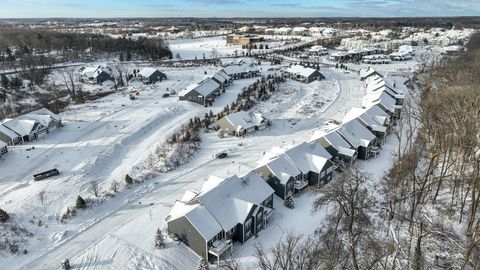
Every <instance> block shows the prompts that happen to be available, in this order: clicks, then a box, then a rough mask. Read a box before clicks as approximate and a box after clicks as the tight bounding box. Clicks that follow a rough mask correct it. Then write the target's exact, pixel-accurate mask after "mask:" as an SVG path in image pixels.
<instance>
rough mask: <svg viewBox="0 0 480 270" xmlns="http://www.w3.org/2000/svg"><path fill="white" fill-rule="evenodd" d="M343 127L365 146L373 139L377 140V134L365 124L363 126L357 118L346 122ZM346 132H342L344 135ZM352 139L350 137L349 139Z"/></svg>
mask: <svg viewBox="0 0 480 270" xmlns="http://www.w3.org/2000/svg"><path fill="white" fill-rule="evenodd" d="M343 127H344V128H345V129H346V130H347V131H348V132H349V133H350V134H351V135H352V136H353V137H354V138H356V139H357V140H358V141H359V142H360V145H361V146H363V147H367V146H368V145H369V144H370V143H371V142H372V141H373V140H375V138H376V137H375V135H374V134H373V133H372V132H370V131H369V130H368V129H367V128H366V127H365V126H363V125H362V124H361V123H360V122H358V120H357V119H353V120H351V121H349V122H347V123H345V124H343ZM343 135H344V133H343V132H342V136H343ZM347 140H348V141H350V140H349V139H347Z"/></svg>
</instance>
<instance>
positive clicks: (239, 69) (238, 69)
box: [223, 65, 258, 76]
mask: <svg viewBox="0 0 480 270" xmlns="http://www.w3.org/2000/svg"><path fill="white" fill-rule="evenodd" d="M223 71H224V72H225V73H226V74H227V75H228V76H232V75H235V74H241V73H248V72H254V71H258V68H257V67H249V66H245V65H241V66H226V67H225V68H223Z"/></svg>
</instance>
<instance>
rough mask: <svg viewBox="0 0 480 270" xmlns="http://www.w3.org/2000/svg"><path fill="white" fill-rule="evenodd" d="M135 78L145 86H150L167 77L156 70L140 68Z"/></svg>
mask: <svg viewBox="0 0 480 270" xmlns="http://www.w3.org/2000/svg"><path fill="white" fill-rule="evenodd" d="M137 76H138V77H139V78H140V80H141V81H142V82H143V83H145V84H152V83H155V82H158V81H162V80H166V79H167V75H165V73H163V72H161V71H160V70H158V69H156V68H150V67H149V68H142V69H141V70H140V71H139V72H138V73H137Z"/></svg>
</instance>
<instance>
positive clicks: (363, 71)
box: [360, 67, 381, 78]
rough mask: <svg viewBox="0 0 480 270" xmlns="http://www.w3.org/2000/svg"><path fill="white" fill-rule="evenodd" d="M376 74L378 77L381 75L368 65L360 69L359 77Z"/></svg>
mask: <svg viewBox="0 0 480 270" xmlns="http://www.w3.org/2000/svg"><path fill="white" fill-rule="evenodd" d="M375 74H377V75H378V76H379V77H380V76H381V75H380V74H379V73H378V72H377V71H376V70H375V69H374V68H372V67H368V68H364V69H361V70H360V77H361V78H368V77H370V76H372V75H375Z"/></svg>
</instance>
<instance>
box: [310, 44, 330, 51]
mask: <svg viewBox="0 0 480 270" xmlns="http://www.w3.org/2000/svg"><path fill="white" fill-rule="evenodd" d="M308 50H309V51H310V52H320V51H326V50H327V48H325V47H323V46H319V45H315V46H312V47H311V48H310V49H308Z"/></svg>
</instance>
